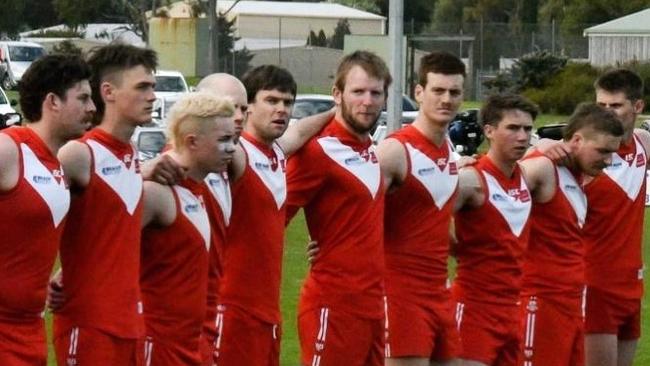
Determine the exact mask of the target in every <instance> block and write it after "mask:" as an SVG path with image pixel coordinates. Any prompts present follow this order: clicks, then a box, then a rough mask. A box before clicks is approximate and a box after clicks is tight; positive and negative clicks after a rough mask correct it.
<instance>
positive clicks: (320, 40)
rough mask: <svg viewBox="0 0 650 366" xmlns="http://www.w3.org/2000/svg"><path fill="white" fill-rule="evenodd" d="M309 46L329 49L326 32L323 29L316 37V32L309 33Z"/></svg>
mask: <svg viewBox="0 0 650 366" xmlns="http://www.w3.org/2000/svg"><path fill="white" fill-rule="evenodd" d="M307 44H308V45H310V46H314V47H327V37H326V36H325V32H323V30H322V29H321V30H320V31H319V32H318V35H316V33H314V31H309V37H307Z"/></svg>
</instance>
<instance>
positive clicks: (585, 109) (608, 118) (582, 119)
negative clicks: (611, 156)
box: [564, 103, 623, 141]
mask: <svg viewBox="0 0 650 366" xmlns="http://www.w3.org/2000/svg"><path fill="white" fill-rule="evenodd" d="M585 128H589V129H591V130H592V131H593V132H596V133H602V134H607V135H612V136H614V137H620V136H623V125H621V121H620V120H619V119H618V118H617V117H616V115H615V114H614V113H613V112H612V111H610V110H607V109H606V108H604V107H601V106H599V105H598V104H596V103H581V104H580V105H578V107H577V108H576V109H575V111H574V112H573V114H572V115H571V117H569V122H568V123H567V126H566V127H565V129H564V140H565V141H568V140H570V139H571V138H572V137H573V135H574V134H575V133H576V132H578V131H580V130H582V129H585Z"/></svg>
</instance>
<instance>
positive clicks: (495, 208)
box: [0, 45, 650, 366]
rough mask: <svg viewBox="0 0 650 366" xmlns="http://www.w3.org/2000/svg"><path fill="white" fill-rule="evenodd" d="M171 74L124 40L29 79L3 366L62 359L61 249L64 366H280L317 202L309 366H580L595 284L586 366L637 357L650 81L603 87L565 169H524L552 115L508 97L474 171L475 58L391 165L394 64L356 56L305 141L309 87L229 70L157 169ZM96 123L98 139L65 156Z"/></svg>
mask: <svg viewBox="0 0 650 366" xmlns="http://www.w3.org/2000/svg"><path fill="white" fill-rule="evenodd" d="M89 66H90V67H89ZM155 67H156V56H155V53H153V52H152V51H150V50H146V49H138V48H134V47H129V46H123V45H113V46H107V47H104V48H101V49H99V50H98V51H96V52H95V53H93V55H92V56H91V57H90V59H89V61H88V65H86V64H84V62H83V61H81V60H79V59H78V58H74V57H63V56H47V57H46V58H44V59H43V60H42V61H39V62H36V63H35V64H34V66H33V67H32V68H31V69H30V70H29V71H28V72H27V73H26V75H25V79H24V82H23V85H22V86H21V91H20V93H21V107H22V110H23V112H24V113H25V115H26V117H27V118H28V119H29V120H30V121H33V122H32V123H29V124H28V125H27V127H23V128H14V129H10V130H8V131H7V132H6V133H4V134H0V155H1V156H2V159H0V164H2V166H0V169H1V170H0V171H2V172H3V173H2V174H0V184H1V186H0V188H1V189H2V190H3V192H6V193H4V194H3V195H2V197H0V198H1V199H3V200H2V201H0V202H2V204H1V205H0V211H2V213H3V214H4V215H3V217H7V218H9V220H5V221H4V222H2V224H0V225H2V226H0V233H2V234H3V235H5V236H6V237H7V238H8V240H5V244H4V245H2V249H3V250H2V254H0V265H1V266H3V267H5V268H6V270H5V271H4V276H3V279H2V280H0V289H2V291H0V292H1V293H3V294H5V293H6V294H7V296H3V297H2V299H0V339H2V340H3V342H0V344H1V346H0V359H2V360H3V361H5V360H7V361H6V362H5V364H7V365H36V364H44V362H45V361H44V360H45V338H44V330H43V324H42V318H41V317H40V313H41V311H42V305H43V302H44V298H45V287H46V283H47V277H48V275H49V271H50V269H51V267H52V264H53V262H54V259H55V257H56V250H57V249H58V244H59V242H60V256H61V265H62V272H61V273H60V275H59V276H58V278H56V279H55V280H54V281H53V282H52V287H53V289H52V296H53V298H52V302H53V303H54V304H55V305H54V307H55V308H56V312H55V324H54V325H55V330H54V342H55V348H56V353H57V360H58V363H59V364H61V365H70V364H72V365H75V364H79V365H84V364H92V365H129V364H145V365H199V364H204V365H212V364H219V365H267V364H268V365H277V364H278V363H279V344H280V337H281V327H280V311H279V293H280V277H281V262H282V249H283V241H284V227H285V224H286V223H287V222H288V221H289V220H290V218H291V217H292V216H293V215H294V214H295V213H296V212H297V210H298V209H299V208H300V207H302V208H304V212H305V217H306V220H307V226H308V229H309V234H310V236H311V238H312V239H313V240H314V242H315V243H316V248H317V250H316V251H315V254H313V264H312V266H311V268H310V272H309V274H308V277H307V279H306V281H305V284H304V287H303V290H302V293H301V299H300V304H299V306H298V310H297V316H298V321H299V335H300V344H301V351H302V352H301V362H302V364H304V365H382V364H384V363H385V364H386V365H428V364H429V363H430V362H432V363H436V364H437V363H441V364H458V363H460V362H462V363H463V364H468V365H481V364H485V365H493V364H494V365H507V364H520V365H531V366H532V365H580V364H582V362H583V360H582V354H583V351H582V339H583V318H582V306H583V303H582V299H583V288H584V285H585V284H587V285H588V290H587V294H586V306H587V318H586V319H587V321H586V330H587V334H588V335H587V336H586V339H587V342H586V345H587V355H588V357H587V361H588V363H589V364H590V365H596V364H603V365H610V364H611V365H615V364H617V362H619V361H617V359H618V360H621V361H620V362H622V363H618V364H619V365H625V364H631V359H632V357H633V354H634V348H635V344H636V340H637V339H638V337H639V321H640V320H639V312H640V297H641V290H640V289H641V281H640V277H641V272H640V271H641V261H640V258H641V255H640V246H641V231H642V220H643V199H642V196H643V192H645V190H644V189H643V188H644V186H645V185H644V184H645V168H646V164H647V154H646V153H645V151H646V148H647V147H648V144H650V136H649V135H648V134H647V133H645V132H642V131H634V129H633V126H634V125H633V123H634V120H635V117H636V115H637V114H638V113H640V112H641V111H642V109H643V102H642V100H641V92H642V84H641V82H640V79H639V78H638V76H636V75H634V74H633V73H630V72H627V71H622V70H617V71H613V72H610V73H608V74H606V75H605V76H603V77H602V78H601V79H599V81H598V82H597V84H596V88H597V101H598V104H599V105H601V106H599V105H596V104H589V105H583V106H580V107H579V108H578V109H577V110H576V112H575V113H574V114H573V115H572V116H571V118H570V121H569V127H568V128H567V131H566V134H565V140H564V142H563V143H560V144H548V145H547V146H545V147H544V148H543V151H544V152H545V153H546V155H544V154H542V152H540V151H536V152H533V153H532V154H530V155H529V156H527V157H525V158H524V154H525V152H526V149H527V147H528V143H529V138H530V132H531V129H532V123H533V120H534V118H535V117H536V115H537V109H536V107H535V106H534V105H533V104H531V103H530V102H528V101H527V100H525V99H524V98H522V97H519V96H496V97H492V98H490V99H488V100H487V101H486V103H485V106H484V107H483V109H482V113H481V119H482V122H483V124H484V129H485V134H486V136H487V138H488V141H489V143H490V148H489V150H488V152H487V154H486V155H485V156H484V157H482V158H480V159H479V160H478V161H477V162H476V163H475V164H474V165H472V166H469V167H465V168H459V166H458V163H457V161H456V159H455V157H454V153H453V149H452V147H451V146H450V143H449V141H448V138H447V132H446V131H447V126H448V124H449V122H450V121H451V120H452V118H453V117H454V116H455V115H456V112H457V110H458V108H459V106H460V104H461V102H462V98H463V82H464V78H465V76H466V75H465V67H464V65H463V64H462V62H461V61H460V60H459V59H458V58H456V57H455V56H452V55H449V54H446V53H439V52H434V53H432V54H430V55H427V56H426V57H424V58H423V60H422V62H421V67H420V80H419V83H418V85H417V87H416V90H415V95H416V100H417V101H418V103H419V104H420V114H419V116H418V117H417V119H416V120H415V122H414V123H413V124H412V125H411V126H409V127H405V128H403V129H401V130H400V131H398V132H396V133H395V134H393V135H392V136H390V137H389V138H388V139H386V140H385V141H384V142H382V143H381V144H380V145H379V147H378V148H377V150H376V151H375V148H374V147H373V146H372V144H371V142H370V139H369V137H368V131H369V130H370V129H371V128H372V127H373V125H374V124H375V123H376V121H377V118H378V117H379V114H380V112H381V109H382V106H383V105H384V103H385V100H386V93H387V89H388V86H389V85H390V83H391V77H390V73H389V72H388V69H387V68H386V66H385V64H384V63H383V61H382V60H381V59H379V58H378V57H377V56H375V55H374V54H372V53H369V52H363V51H361V52H355V53H353V54H350V55H347V56H346V57H345V58H344V59H343V60H342V62H341V64H340V66H339V68H338V70H337V73H336V79H335V83H334V88H333V95H334V99H335V102H336V110H335V112H334V114H333V115H332V114H331V113H330V114H325V115H320V116H315V117H312V118H308V119H307V120H305V121H300V122H299V123H297V124H296V125H294V126H292V127H291V128H289V129H288V130H287V125H288V117H289V114H290V110H291V107H292V104H293V100H294V98H295V95H296V84H295V82H294V81H293V78H292V76H291V75H290V73H289V72H287V71H286V70H284V69H281V68H278V67H275V66H262V67H258V68H255V69H253V70H252V71H250V72H249V73H248V74H247V75H245V76H244V77H243V79H242V81H243V84H242V83H241V82H239V81H238V80H237V79H235V78H233V77H231V76H229V75H224V74H216V75H211V76H208V77H207V78H205V79H204V80H202V82H201V83H200V84H199V85H198V89H199V90H200V92H199V93H196V94H192V95H190V96H188V97H186V98H185V99H183V100H182V101H180V102H178V103H177V104H176V105H175V106H174V109H173V112H172V116H171V118H170V125H171V126H170V132H171V137H170V139H171V144H172V148H171V150H170V151H169V152H168V153H167V154H165V155H164V156H163V157H162V158H161V159H159V160H158V161H156V162H155V163H154V164H153V165H151V166H147V167H143V171H142V175H141V174H140V171H139V165H138V162H137V159H135V158H134V156H135V155H134V153H135V152H134V150H133V147H132V146H130V145H129V143H128V141H129V139H130V136H131V134H132V133H133V130H134V129H135V127H136V126H137V125H140V124H142V123H145V122H147V121H148V120H149V119H150V115H151V108H152V104H153V101H154V99H155V96H154V95H153V87H154V85H155V80H154V79H153V76H152V71H153V70H154V69H155ZM91 89H92V93H91ZM91 95H92V100H91ZM224 97H227V98H224ZM603 107H605V108H603ZM95 109H96V111H95ZM606 109H610V110H613V111H614V113H612V112H608V111H607V110H606ZM93 112H94V113H93ZM91 116H94V117H95V122H96V123H97V127H95V128H93V129H92V130H91V131H89V132H87V133H85V134H84V136H83V137H82V138H81V139H80V140H76V141H72V142H70V143H68V144H67V145H65V146H63V145H64V143H65V142H66V141H68V140H71V139H75V138H78V137H80V136H81V135H82V133H83V131H84V130H85V129H86V128H87V127H88V125H89V121H90V117H91ZM244 120H246V123H245V124H244ZM242 125H243V126H245V127H243V131H241V126H242ZM237 126H239V127H240V128H239V129H238V128H237ZM285 130H287V131H286V133H285ZM240 131H241V132H240ZM240 133H241V137H239V134H240ZM236 140H238V143H236ZM61 146H63V147H62V148H61ZM57 151H58V154H57ZM55 156H58V160H57V158H56V157H55ZM287 156H291V158H290V159H288V160H287ZM547 156H550V157H552V158H554V159H550V158H548V157H547ZM522 158H523V160H522ZM561 160H562V161H564V163H563V164H558V163H557V161H561ZM603 168H606V169H605V173H606V174H602V175H598V174H599V173H600V172H601V171H602V170H603ZM5 172H6V173H5ZM63 172H65V179H64V178H63V176H64V174H63ZM142 176H144V177H145V179H147V180H148V181H147V182H145V183H143V179H142ZM593 176H598V177H596V178H591V177H593ZM154 181H155V182H157V183H155V182H154ZM66 182H67V183H66ZM231 197H232V198H231ZM587 197H588V199H587ZM14 202H15V203H14ZM18 202H20V204H18ZM25 202H30V204H29V205H27V206H25V204H24V203H25ZM587 202H589V204H588V205H587ZM17 207H20V208H21V209H17ZM23 208H24V209H23ZM454 212H455V219H454V223H455V227H456V235H457V242H455V244H454V246H453V250H454V253H455V255H456V257H457V259H458V269H457V277H456V280H455V281H454V284H453V286H452V288H451V291H450V290H449V289H448V288H447V286H446V280H447V277H448V276H447V259H448V256H449V247H450V235H449V227H450V225H451V221H452V216H454ZM66 213H67V217H66ZM35 219H36V221H38V220H40V221H38V222H39V223H40V224H37V225H29V226H27V225H26V222H30V224H31V223H32V222H35ZM141 228H144V229H143V230H142V231H141ZM590 228H591V229H590ZM35 230H42V232H34V231H35ZM583 237H584V238H586V240H583ZM141 240H142V241H141ZM585 247H586V250H585ZM44 248H47V250H44ZM35 253H37V254H38V255H36V254H35ZM585 253H586V254H587V259H588V261H587V262H586V263H587V267H586V274H587V276H586V278H585V275H584V274H585ZM10 267H11V269H10V272H9V268H10ZM18 284H19V285H18ZM201 299H207V302H206V301H202V300H201ZM56 304H58V305H56ZM592 309H593V310H592ZM454 310H455V318H454ZM142 313H144V315H142ZM590 314H595V315H593V316H591V315H590ZM201 328H203V329H201ZM590 358H591V359H590ZM607 360H609V361H607ZM599 362H602V363H599Z"/></svg>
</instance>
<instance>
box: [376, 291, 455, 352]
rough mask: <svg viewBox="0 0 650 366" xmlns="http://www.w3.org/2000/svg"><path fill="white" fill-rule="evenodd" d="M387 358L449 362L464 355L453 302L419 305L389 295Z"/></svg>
mask: <svg viewBox="0 0 650 366" xmlns="http://www.w3.org/2000/svg"><path fill="white" fill-rule="evenodd" d="M386 299H387V308H386V314H387V318H388V320H387V338H386V357H390V358H400V357H422V358H428V359H431V360H434V361H446V360H451V359H454V358H458V356H460V351H461V342H460V336H459V335H458V329H457V326H456V321H455V320H454V312H453V305H452V301H451V299H445V300H442V301H437V302H431V303H429V304H428V305H427V306H424V305H421V304H416V303H415V302H413V301H409V300H408V299H405V298H403V297H401V296H397V295H396V296H387V298H386Z"/></svg>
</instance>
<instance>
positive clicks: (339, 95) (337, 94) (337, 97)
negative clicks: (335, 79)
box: [332, 86, 343, 105]
mask: <svg viewBox="0 0 650 366" xmlns="http://www.w3.org/2000/svg"><path fill="white" fill-rule="evenodd" d="M332 96H333V97H334V103H336V105H341V100H342V99H343V91H342V90H340V89H339V88H337V87H336V86H334V87H332Z"/></svg>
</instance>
